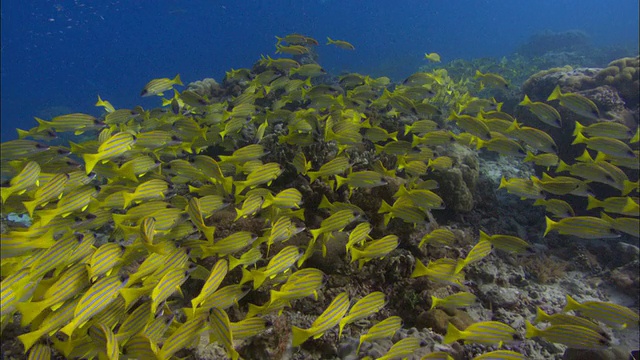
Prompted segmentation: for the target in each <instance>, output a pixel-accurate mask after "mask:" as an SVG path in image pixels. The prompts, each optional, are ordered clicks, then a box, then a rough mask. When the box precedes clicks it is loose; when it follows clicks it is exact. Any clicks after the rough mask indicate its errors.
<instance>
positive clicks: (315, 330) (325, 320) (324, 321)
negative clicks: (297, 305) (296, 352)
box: [291, 292, 349, 347]
mask: <svg viewBox="0 0 640 360" xmlns="http://www.w3.org/2000/svg"><path fill="white" fill-rule="evenodd" d="M348 308H349V295H348V294H347V293H346V292H343V293H340V294H338V295H337V296H336V297H335V298H334V299H333V300H332V301H331V303H330V304H329V306H327V308H326V309H325V310H324V312H322V314H320V316H318V317H317V318H316V320H315V321H314V322H313V323H312V324H311V327H309V328H308V329H301V328H299V327H297V326H293V327H292V329H291V330H292V332H293V346H294V347H297V346H300V345H302V343H304V342H305V341H306V340H307V339H308V338H310V337H314V338H318V337H320V336H322V335H323V334H324V333H325V332H326V331H327V330H329V329H331V328H332V327H334V326H336V325H338V323H339V322H340V319H342V317H343V316H344V314H345V313H346V312H347V309H348Z"/></svg>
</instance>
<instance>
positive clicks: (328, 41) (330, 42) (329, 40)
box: [327, 36, 335, 45]
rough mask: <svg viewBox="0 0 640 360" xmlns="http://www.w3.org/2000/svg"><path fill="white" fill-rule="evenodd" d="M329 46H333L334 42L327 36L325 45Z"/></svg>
mask: <svg viewBox="0 0 640 360" xmlns="http://www.w3.org/2000/svg"><path fill="white" fill-rule="evenodd" d="M329 44H335V40H332V39H331V38H330V37H328V36H327V45H329Z"/></svg>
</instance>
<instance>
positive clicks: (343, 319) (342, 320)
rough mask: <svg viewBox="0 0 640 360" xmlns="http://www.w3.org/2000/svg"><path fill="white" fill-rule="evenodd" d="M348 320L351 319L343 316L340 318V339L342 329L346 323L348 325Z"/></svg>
mask: <svg viewBox="0 0 640 360" xmlns="http://www.w3.org/2000/svg"><path fill="white" fill-rule="evenodd" d="M347 320H349V319H348V318H342V319H340V322H339V323H338V339H340V338H341V337H342V330H343V329H344V327H345V325H347Z"/></svg>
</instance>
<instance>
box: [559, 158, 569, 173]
mask: <svg viewBox="0 0 640 360" xmlns="http://www.w3.org/2000/svg"><path fill="white" fill-rule="evenodd" d="M568 170H569V165H567V163H566V162H564V161H562V160H560V162H558V166H556V172H563V171H568Z"/></svg>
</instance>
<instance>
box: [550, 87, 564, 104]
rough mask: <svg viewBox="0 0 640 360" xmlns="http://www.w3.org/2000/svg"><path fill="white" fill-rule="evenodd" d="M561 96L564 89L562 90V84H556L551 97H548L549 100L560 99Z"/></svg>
mask: <svg viewBox="0 0 640 360" xmlns="http://www.w3.org/2000/svg"><path fill="white" fill-rule="evenodd" d="M561 96H562V91H560V85H556V87H555V88H554V89H553V92H551V95H549V97H548V98H547V101H551V100H559V99H560V97H561Z"/></svg>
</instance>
